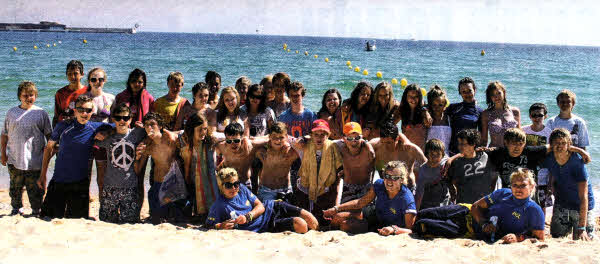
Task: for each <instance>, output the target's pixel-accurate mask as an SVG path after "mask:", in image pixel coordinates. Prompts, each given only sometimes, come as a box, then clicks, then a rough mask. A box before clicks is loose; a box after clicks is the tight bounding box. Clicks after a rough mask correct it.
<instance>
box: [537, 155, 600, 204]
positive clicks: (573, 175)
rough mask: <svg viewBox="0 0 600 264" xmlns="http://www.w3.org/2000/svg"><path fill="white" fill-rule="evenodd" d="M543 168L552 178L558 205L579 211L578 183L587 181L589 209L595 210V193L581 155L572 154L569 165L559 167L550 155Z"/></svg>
mask: <svg viewBox="0 0 600 264" xmlns="http://www.w3.org/2000/svg"><path fill="white" fill-rule="evenodd" d="M542 166H543V167H544V168H547V169H548V171H549V172H550V175H551V177H552V184H553V185H554V197H555V198H556V199H555V203H556V204H558V205H560V207H562V208H566V209H569V210H579V204H580V203H581V201H580V200H579V191H578V189H577V183H579V182H584V181H587V182H588V209H589V210H592V209H594V192H593V191H592V184H591V183H590V181H589V176H588V173H587V170H586V168H585V164H584V163H583V159H582V158H581V156H579V154H577V153H572V154H571V157H569V160H568V161H567V163H565V164H564V165H562V166H561V165H558V163H557V162H556V158H554V155H552V154H550V155H548V156H547V157H546V160H544V164H543V165H542Z"/></svg>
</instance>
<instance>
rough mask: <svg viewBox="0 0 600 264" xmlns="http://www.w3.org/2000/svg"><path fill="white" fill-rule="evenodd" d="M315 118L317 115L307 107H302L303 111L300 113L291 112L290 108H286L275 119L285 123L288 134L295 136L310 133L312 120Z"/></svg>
mask: <svg viewBox="0 0 600 264" xmlns="http://www.w3.org/2000/svg"><path fill="white" fill-rule="evenodd" d="M315 120H317V115H316V114H315V113H314V112H313V111H310V110H309V109H308V108H304V112H302V114H300V115H297V114H294V113H292V109H291V108H288V109H287V110H285V112H283V113H281V115H280V116H279V117H278V118H277V121H280V122H283V123H285V124H286V125H287V128H288V135H290V136H292V137H295V138H299V137H302V136H307V135H310V130H311V128H312V122H313V121H315Z"/></svg>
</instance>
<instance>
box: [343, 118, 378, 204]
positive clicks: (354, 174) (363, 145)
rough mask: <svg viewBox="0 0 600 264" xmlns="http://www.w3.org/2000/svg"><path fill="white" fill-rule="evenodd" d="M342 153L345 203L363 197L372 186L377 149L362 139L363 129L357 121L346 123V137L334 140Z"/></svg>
mask: <svg viewBox="0 0 600 264" xmlns="http://www.w3.org/2000/svg"><path fill="white" fill-rule="evenodd" d="M334 142H335V143H336V145H337V147H338V149H339V151H340V154H341V155H342V163H343V166H344V177H343V188H342V198H341V201H340V203H345V202H348V201H351V200H354V199H358V198H360V197H363V196H364V195H365V194H366V193H367V192H368V191H369V189H370V188H371V186H372V184H371V182H372V180H373V171H374V167H373V162H374V160H375V151H374V150H373V147H372V146H371V144H369V142H367V141H364V140H363V139H362V129H361V127H360V124H358V123H356V122H348V123H346V124H345V125H344V138H343V139H342V140H336V141H334Z"/></svg>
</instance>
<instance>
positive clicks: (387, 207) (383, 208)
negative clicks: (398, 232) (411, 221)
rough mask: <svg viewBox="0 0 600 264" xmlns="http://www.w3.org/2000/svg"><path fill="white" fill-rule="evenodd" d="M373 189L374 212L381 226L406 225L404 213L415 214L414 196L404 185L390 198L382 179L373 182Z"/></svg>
mask: <svg viewBox="0 0 600 264" xmlns="http://www.w3.org/2000/svg"><path fill="white" fill-rule="evenodd" d="M373 190H374V191H375V196H376V197H377V200H375V212H376V214H377V219H378V220H379V223H380V224H382V225H383V226H390V225H397V226H399V227H406V223H404V215H405V214H417V207H416V205H415V197H414V196H413V194H412V192H411V191H410V190H409V189H408V188H407V187H406V186H404V185H402V189H401V190H400V192H399V193H398V194H396V196H394V198H392V199H390V197H389V196H388V194H387V192H386V191H385V184H384V182H383V180H382V179H379V180H377V181H375V183H374V184H373Z"/></svg>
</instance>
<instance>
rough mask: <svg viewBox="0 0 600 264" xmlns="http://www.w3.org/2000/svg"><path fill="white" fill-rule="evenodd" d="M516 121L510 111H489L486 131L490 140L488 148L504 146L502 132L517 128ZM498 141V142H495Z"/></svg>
mask: <svg viewBox="0 0 600 264" xmlns="http://www.w3.org/2000/svg"><path fill="white" fill-rule="evenodd" d="M517 124H518V123H517V120H516V119H515V116H514V115H513V112H512V110H511V109H508V110H502V111H499V110H491V111H489V119H488V130H489V134H490V138H491V142H490V147H502V146H503V145H504V142H503V138H504V132H506V130H507V129H509V128H515V127H517ZM494 139H500V140H499V141H500V142H496V141H497V140H494Z"/></svg>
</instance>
